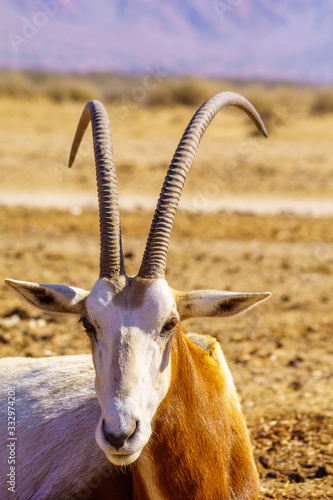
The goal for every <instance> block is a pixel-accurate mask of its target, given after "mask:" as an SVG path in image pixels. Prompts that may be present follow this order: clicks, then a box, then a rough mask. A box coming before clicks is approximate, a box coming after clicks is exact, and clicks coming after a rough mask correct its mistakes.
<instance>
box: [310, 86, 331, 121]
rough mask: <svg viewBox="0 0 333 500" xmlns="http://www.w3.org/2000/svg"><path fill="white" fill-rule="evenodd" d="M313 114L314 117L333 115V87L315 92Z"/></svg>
mask: <svg viewBox="0 0 333 500" xmlns="http://www.w3.org/2000/svg"><path fill="white" fill-rule="evenodd" d="M311 113H312V114H314V115H323V114H326V113H333V87H327V88H323V89H320V90H317V91H315V96H314V98H313V101H312V105H311Z"/></svg>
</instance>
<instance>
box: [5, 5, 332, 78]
mask: <svg viewBox="0 0 333 500" xmlns="http://www.w3.org/2000/svg"><path fill="white" fill-rule="evenodd" d="M332 20H333V2H328V1H327V0H302V2H301V1H300V0H280V1H274V0H209V1H208V2H202V1H201V0H169V1H166V0H164V1H163V0H160V1H156V0H155V1H153V0H139V1H138V0H113V1H112V2H110V1H108V0H97V1H96V2H91V1H89V0H31V1H28V0H2V2H1V4H0V27H1V36H0V67H1V68H39V69H43V70H52V71H62V72H68V71H79V72H81V71H84V72H86V71H96V70H97V71H117V72H126V73H134V72H141V73H144V72H149V71H157V72H166V73H168V74H170V73H171V74H194V75H206V76H218V77H229V78H230V77H231V78H232V77H235V78H251V79H253V78H264V79H269V80H293V81H308V82H319V83H327V82H332V81H333V58H332V52H331V51H332V42H333V30H332Z"/></svg>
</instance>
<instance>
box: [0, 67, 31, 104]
mask: <svg viewBox="0 0 333 500" xmlns="http://www.w3.org/2000/svg"><path fill="white" fill-rule="evenodd" d="M33 93H34V89H33V85H32V84H31V81H30V79H29V77H28V76H27V75H25V74H24V73H21V72H19V71H3V72H0V95H6V96H9V97H15V98H24V97H31V96H32V95H33Z"/></svg>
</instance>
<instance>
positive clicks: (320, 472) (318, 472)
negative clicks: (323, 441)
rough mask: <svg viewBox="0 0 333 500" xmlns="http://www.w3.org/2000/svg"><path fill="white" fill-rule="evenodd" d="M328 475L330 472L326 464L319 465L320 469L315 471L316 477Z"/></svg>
mask: <svg viewBox="0 0 333 500" xmlns="http://www.w3.org/2000/svg"><path fill="white" fill-rule="evenodd" d="M326 476H328V472H327V470H326V467H325V465H323V466H321V467H318V469H317V470H316V473H315V477H316V478H322V477H326Z"/></svg>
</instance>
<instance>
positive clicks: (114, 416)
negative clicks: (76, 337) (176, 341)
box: [86, 279, 178, 465]
mask: <svg viewBox="0 0 333 500" xmlns="http://www.w3.org/2000/svg"><path fill="white" fill-rule="evenodd" d="M114 295H115V289H114V287H113V285H112V283H110V282H107V281H105V280H98V281H97V282H96V284H95V286H94V287H93V289H92V292H91V294H90V295H89V298H88V300H87V305H86V309H87V313H88V315H89V318H90V319H91V320H92V321H93V322H94V326H95V328H96V330H97V337H98V341H97V342H96V344H95V345H94V348H93V357H94V364H95V368H96V373H97V377H96V393H97V397H98V400H99V403H100V405H101V409H102V414H101V417H100V420H99V422H98V425H97V429H96V440H97V443H98V445H99V446H100V447H101V449H102V450H103V451H104V452H105V453H106V455H107V457H108V459H109V460H110V461H111V462H112V463H114V464H116V465H123V464H130V463H132V462H133V461H134V460H136V459H137V458H138V456H139V455H140V453H141V450H142V448H143V447H144V446H145V445H146V443H147V442H148V441H149V438H150V436H151V421H152V418H153V416H154V414H155V412H156V410H157V407H158V406H159V404H160V403H161V401H162V400H163V399H164V397H165V396H166V394H167V391H168V388H169V385H170V376H171V363H170V350H171V340H172V334H167V335H164V336H161V335H160V334H161V329H162V328H163V326H164V323H165V322H166V321H168V319H169V318H170V316H172V315H173V316H175V317H177V316H178V315H177V311H176V306H175V301H174V298H173V295H172V293H171V291H170V289H169V287H168V285H167V283H166V281H165V280H162V279H159V280H155V281H154V282H152V283H151V284H150V286H149V287H148V288H147V289H146V293H145V295H144V300H143V303H142V304H140V307H133V304H132V302H131V297H130V296H129V297H128V303H124V304H123V305H117V304H114V302H113V298H114ZM103 420H104V422H105V425H106V428H107V429H108V430H109V431H110V432H113V433H115V434H121V433H122V432H127V431H130V429H131V428H135V427H136V428H137V430H136V432H135V435H134V437H133V438H131V439H128V440H127V441H126V442H125V444H124V446H123V447H122V448H121V449H120V450H119V451H117V450H115V449H114V448H113V447H112V446H111V445H110V443H109V442H108V441H107V440H106V438H105V435H104V433H103V430H102V423H103Z"/></svg>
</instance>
